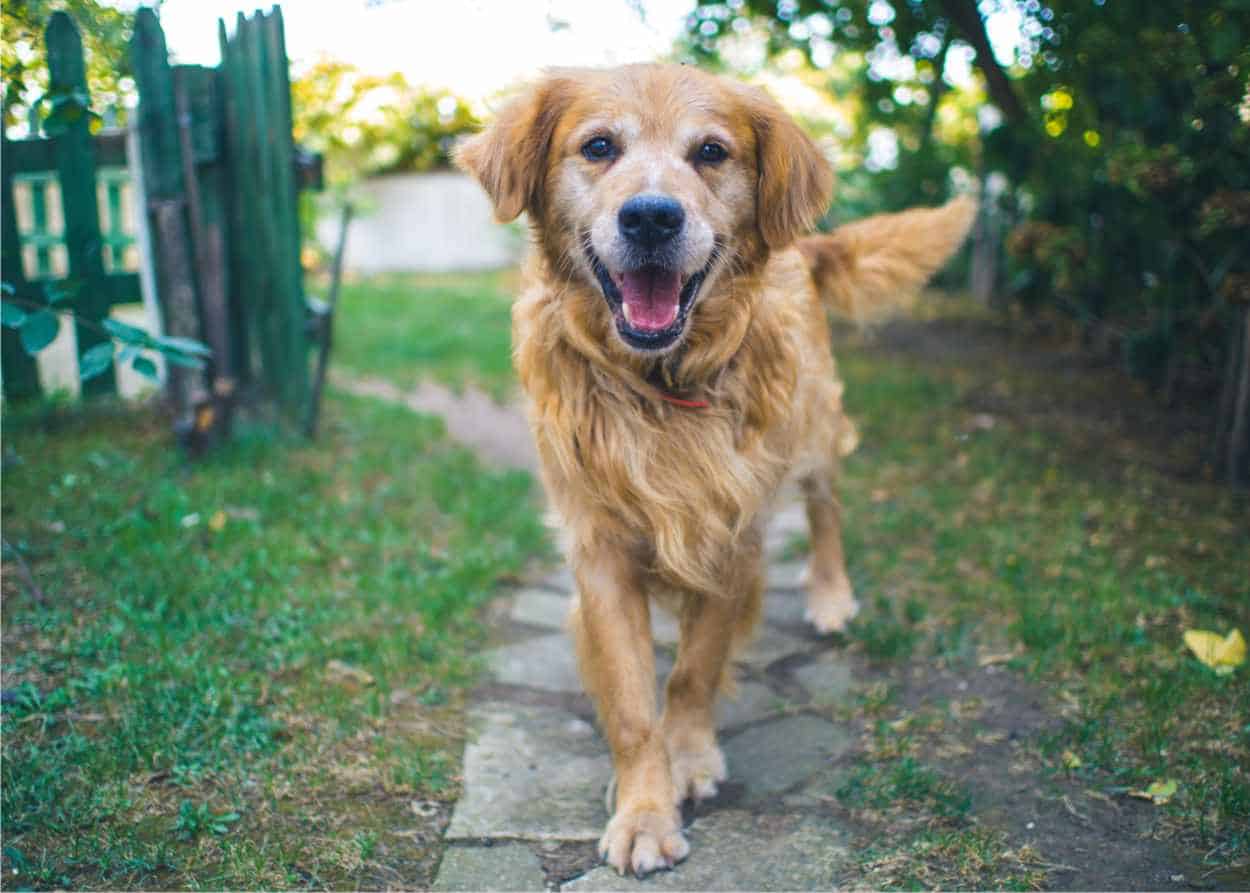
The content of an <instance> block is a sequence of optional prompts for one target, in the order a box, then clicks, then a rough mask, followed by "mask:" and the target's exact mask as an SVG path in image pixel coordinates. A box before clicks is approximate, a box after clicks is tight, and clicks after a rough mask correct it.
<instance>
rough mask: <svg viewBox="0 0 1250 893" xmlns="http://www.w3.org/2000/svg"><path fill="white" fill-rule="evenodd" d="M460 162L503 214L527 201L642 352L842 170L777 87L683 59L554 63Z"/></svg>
mask: <svg viewBox="0 0 1250 893" xmlns="http://www.w3.org/2000/svg"><path fill="white" fill-rule="evenodd" d="M457 162H458V163H459V164H460V165H461V166H462V167H463V168H465V169H466V170H468V171H469V172H470V173H472V174H473V175H474V176H476V177H477V178H478V180H479V181H480V182H481V183H482V185H483V187H484V188H485V189H486V191H487V193H488V194H489V195H490V197H491V200H492V201H493V202H494V205H495V212H496V216H497V217H498V219H499V220H501V221H508V220H512V219H514V218H515V217H517V216H518V215H519V214H521V212H523V211H524V212H527V213H528V214H529V216H530V219H531V221H532V223H533V224H534V226H535V229H536V231H537V233H538V236H539V239H540V241H541V244H542V247H543V249H544V251H545V252H546V254H547V256H548V258H549V259H550V260H551V261H552V262H553V266H554V267H555V268H557V269H558V270H559V271H560V272H561V273H562V274H563V275H567V276H569V277H572V278H575V279H581V280H582V281H584V282H585V283H586V284H587V285H588V286H590V287H591V288H592V289H593V290H594V291H595V292H597V293H598V294H601V295H602V299H603V300H602V305H603V307H604V309H605V311H606V312H607V313H608V314H610V316H611V319H612V322H613V327H614V330H615V332H616V335H617V336H618V337H619V339H620V341H621V342H622V343H623V344H624V345H625V346H626V347H627V348H629V349H630V350H631V351H633V352H636V353H642V354H662V353H665V352H667V351H669V350H672V349H673V348H674V347H675V346H676V345H678V344H679V343H680V342H681V341H682V339H683V338H684V337H685V335H686V332H687V330H688V328H689V327H690V325H691V318H692V316H693V315H694V314H696V313H697V312H698V307H699V304H700V302H701V301H702V300H705V299H707V298H706V296H707V295H709V294H710V293H712V292H713V290H714V289H717V288H719V287H720V286H721V285H723V284H724V283H725V282H726V281H727V280H728V279H729V278H730V277H732V276H733V275H736V274H738V273H740V272H742V271H743V270H745V269H749V268H750V267H751V266H752V265H753V264H757V263H758V262H759V261H760V260H761V259H762V258H764V257H766V256H767V252H768V251H769V250H776V249H779V248H783V247H785V246H787V245H789V244H790V243H791V242H792V241H793V240H794V239H795V238H796V237H797V236H799V235H801V234H803V233H804V232H805V231H806V230H807V229H808V228H809V227H810V225H811V223H812V222H813V220H815V218H816V217H817V216H819V215H820V214H821V213H822V212H823V211H824V210H825V208H826V206H827V204H828V201H829V197H830V192H831V190H832V186H833V177H832V173H831V172H830V169H829V166H828V164H827V163H826V161H825V159H824V158H823V157H822V155H821V154H820V152H819V151H818V150H817V148H816V147H815V146H814V145H813V144H812V141H811V140H810V139H809V138H808V137H807V135H806V134H804V133H803V131H802V130H801V129H800V128H799V127H798V125H797V124H795V123H794V121H793V120H792V119H791V118H790V117H789V116H788V115H787V114H786V113H785V112H784V111H783V110H782V109H781V107H780V106H779V105H778V104H777V103H776V102H775V101H774V100H773V99H772V98H771V97H769V96H768V94H766V93H764V92H763V91H762V90H758V89H755V88H751V87H747V86H744V85H742V84H738V83H735V82H732V81H729V80H725V79H722V78H718V77H715V76H713V75H710V74H707V73H706V72H702V71H699V70H697V69H694V68H690V67H686V66H678V65H631V66H625V67H623V68H615V69H584V70H581V69H579V70H557V71H553V72H551V73H549V74H548V75H547V76H546V77H545V78H544V79H543V80H541V81H540V82H538V83H537V84H535V85H534V86H532V87H530V88H529V89H528V90H527V91H526V92H524V93H523V94H522V95H520V96H519V97H517V98H516V99H514V100H512V101H511V102H510V103H509V104H508V105H506V106H505V107H504V108H503V109H502V110H501V111H500V113H499V115H498V117H497V118H496V120H495V122H494V123H493V124H492V125H490V126H489V127H488V128H487V129H486V130H485V131H484V132H483V133H481V134H479V135H477V136H476V137H474V138H472V139H470V140H468V141H467V142H466V143H464V144H463V145H462V146H461V147H460V149H459V151H458V152H457Z"/></svg>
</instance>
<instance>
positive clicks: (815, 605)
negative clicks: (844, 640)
mask: <svg viewBox="0 0 1250 893" xmlns="http://www.w3.org/2000/svg"><path fill="white" fill-rule="evenodd" d="M807 587H808V588H807V610H806V611H805V612H804V613H803V618H804V619H805V620H806V621H807V622H808V623H810V624H811V625H812V626H813V627H815V629H816V632H818V633H820V634H821V635H822V636H823V635H828V634H829V633H840V632H842V631H843V630H844V629H846V625H847V624H848V623H850V622H851V620H853V619H854V617H855V615H856V614H858V613H859V602H857V601H856V600H855V591H854V590H853V589H852V588H851V581H850V580H848V579H847V578H846V576H845V575H840V576H839V577H838V578H836V579H834V580H832V581H829V582H824V581H821V580H819V579H816V578H815V577H814V576H813V577H812V579H810V580H809V581H808V584H807Z"/></svg>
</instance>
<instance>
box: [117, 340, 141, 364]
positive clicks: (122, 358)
mask: <svg viewBox="0 0 1250 893" xmlns="http://www.w3.org/2000/svg"><path fill="white" fill-rule="evenodd" d="M138 353H139V345H137V344H127V345H126V346H124V347H123V348H122V349H121V353H119V354H118V355H117V362H118V364H119V365H120V364H123V363H129V362H130V360H131V358H132V357H134V356H135V355H137V354H138Z"/></svg>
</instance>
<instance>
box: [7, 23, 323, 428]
mask: <svg viewBox="0 0 1250 893" xmlns="http://www.w3.org/2000/svg"><path fill="white" fill-rule="evenodd" d="M219 37H220V42H221V53H222V64H221V65H220V66H219V67H217V68H206V67H203V66H193V65H177V66H171V65H170V64H169V60H168V54H167V52H166V47H165V37H164V33H163V32H162V30H161V27H160V23H159V20H158V19H157V16H156V14H155V13H154V12H153V11H152V10H150V9H146V8H141V9H140V10H139V11H138V12H137V14H136V17H135V27H134V37H133V40H132V44H131V52H132V57H133V60H134V68H135V80H136V86H137V90H138V96H139V102H138V107H137V109H136V110H135V114H134V117H133V120H132V127H133V128H134V130H135V131H136V132H137V140H134V141H133V142H132V145H137V147H138V156H139V157H138V158H129V157H128V154H127V146H126V137H125V134H122V133H113V134H106V135H100V136H95V137H93V136H92V135H91V133H90V129H89V126H90V116H89V114H88V109H89V104H90V97H89V95H88V94H87V89H86V80H85V66H84V63H83V54H82V44H81V40H80V38H79V35H78V32H77V29H76V28H75V26H74V23H73V22H72V21H71V19H70V18H69V16H68V15H66V14H65V13H56V14H54V15H53V16H52V18H51V19H50V21H49V23H48V27H47V31H46V39H47V46H48V57H49V79H50V85H51V87H50V90H49V96H50V97H53V98H54V101H55V99H56V98H57V97H68V98H67V99H66V100H65V101H64V102H63V103H61V110H62V112H61V115H60V118H58V119H56V122H55V123H56V126H55V127H49V126H47V123H46V121H45V128H44V129H45V132H46V133H47V136H46V137H45V138H37V139H25V140H9V139H7V138H5V139H4V144H3V199H2V201H3V224H4V233H3V242H4V249H3V279H4V281H5V282H6V283H9V284H10V285H11V286H12V287H13V288H14V289H15V291H16V297H18V298H20V299H22V300H23V301H24V302H25V303H27V304H37V303H38V302H40V301H42V302H45V303H46V301H47V285H48V284H49V283H55V287H56V288H57V289H59V290H60V292H61V294H62V301H63V303H62V304H61V306H62V307H66V308H72V309H73V311H74V312H75V313H76V314H77V315H78V316H79V317H80V318H81V319H82V322H83V324H80V325H78V326H77V331H76V334H77V343H78V348H77V350H78V355H79V357H80V358H81V357H82V356H83V355H84V354H86V353H87V351H88V350H90V348H91V347H92V346H93V345H95V344H98V343H100V342H101V341H103V340H106V339H107V334H106V333H105V332H104V331H103V330H102V329H101V328H100V327H99V324H100V323H101V322H102V321H104V320H105V318H106V317H107V315H108V313H109V310H110V308H111V307H112V306H113V305H115V304H119V303H128V302H134V301H138V300H140V280H139V276H138V275H136V273H134V272H132V271H129V270H126V269H124V267H123V265H122V263H121V261H122V260H123V259H126V260H128V261H129V262H130V263H131V265H132V266H133V261H134V257H135V255H136V253H137V252H136V235H135V233H133V232H130V231H128V229H127V227H126V226H124V225H123V223H122V219H123V216H124V215H123V213H122V211H123V206H125V205H128V204H135V205H139V204H141V207H139V208H137V213H136V216H137V217H138V218H139V219H138V221H137V224H138V228H139V235H140V236H145V237H146V238H140V239H139V240H138V241H139V242H145V243H147V244H149V245H150V246H151V250H150V253H149V254H148V255H147V256H146V257H145V258H144V261H146V262H147V263H148V264H149V265H150V270H151V273H152V274H154V275H153V279H154V283H155V294H156V298H157V304H158V306H159V309H160V315H161V318H162V326H163V329H164V333H165V334H166V335H169V336H174V337H177V338H187V339H193V340H195V341H200V342H203V343H205V344H207V345H208V346H209V347H210V348H211V349H212V357H211V359H210V360H209V362H208V363H207V364H206V368H193V367H190V366H179V365H176V364H175V365H171V366H170V368H169V374H168V376H167V388H168V394H169V396H170V398H171V399H172V402H173V404H174V407H175V410H176V412H177V415H178V422H177V424H178V427H179V431H180V433H181V434H182V435H183V436H184V437H186V438H188V440H189V441H190V442H191V443H192V445H195V444H197V443H202V442H203V441H204V440H205V439H206V438H208V437H211V436H212V435H213V434H215V433H220V431H221V430H222V429H223V426H224V425H227V424H228V419H229V415H230V407H231V406H232V405H233V403H234V401H235V399H236V397H237V396H238V394H239V393H240V389H243V390H245V391H246V392H248V393H250V394H254V395H259V396H263V397H266V398H269V399H270V400H272V401H273V403H275V404H276V405H277V406H278V407H279V408H280V409H281V410H282V412H283V414H284V415H286V416H288V417H289V418H291V419H293V420H295V419H302V418H304V417H305V415H306V413H307V411H308V408H309V406H308V402H309V399H310V388H309V337H308V333H309V331H310V329H309V325H308V321H307V315H308V310H307V304H306V302H305V299H304V293H303V287H302V276H301V269H300V230H299V222H298V214H297V201H298V195H297V191H298V189H299V188H301V187H305V186H314V187H315V186H318V185H319V179H320V165H319V159H315V158H314V159H309V158H308V157H306V156H303V155H301V154H300V153H298V152H297V151H296V148H295V146H294V144H293V142H292V137H291V130H292V128H291V104H290V102H291V100H290V83H289V80H288V74H287V59H286V51H285V45H284V39H283V30H282V16H281V12H280V10H278V8H277V7H274V9H273V10H272V11H271V12H269V13H261V12H257V13H256V14H255V15H253V16H252V17H250V18H248V17H245V16H243V15H241V14H240V16H239V17H238V19H237V21H236V23H235V30H234V33H233V35H230V34H228V33H227V30H226V27H225V24H224V23H220V24H219ZM65 109H69V113H68V114H66V113H65V112H64V110H65ZM128 163H129V169H130V170H131V171H137V172H139V176H137V177H135V178H134V180H135V182H131V177H130V175H129V173H128V172H127V164H128ZM15 186H17V187H18V188H19V191H21V192H22V193H23V200H24V201H23V205H22V207H23V208H24V209H25V210H26V213H25V214H24V215H23V216H24V217H25V218H26V219H25V220H24V221H23V224H24V225H23V226H21V227H19V225H18V219H17V218H18V215H17V212H16V210H15V208H16V206H15V202H14V195H15V190H14V187H15ZM58 198H59V201H57V199H58ZM58 206H59V208H58ZM102 206H103V207H102ZM58 210H59V213H57V211H58ZM101 210H103V211H104V213H103V215H102V214H101ZM61 219H63V221H64V226H63V227H55V226H52V225H51V224H52V223H55V222H59V220H61ZM102 221H103V223H102ZM50 309H52V310H56V309H57V308H56V307H52V308H50ZM322 328H324V327H322ZM4 339H5V340H4V344H3V363H4V391H5V395H6V397H9V398H10V399H15V398H21V397H28V396H33V395H37V394H38V393H39V381H38V377H37V374H36V370H35V365H34V362H33V360H32V359H31V358H30V357H29V356H27V355H26V353H25V352H24V351H23V350H21V348H20V346H19V344H18V342H17V336H16V334H15V333H14V332H13V331H12V330H10V329H5V330H4ZM115 387H116V384H115V380H114V378H113V376H112V374H111V372H110V373H106V374H103V375H99V376H96V377H94V378H92V379H90V380H89V381H87V382H85V383H84V393H85V394H99V393H109V392H112V391H113V390H115Z"/></svg>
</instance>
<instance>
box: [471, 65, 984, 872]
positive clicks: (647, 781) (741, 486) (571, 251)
mask: <svg viewBox="0 0 1250 893" xmlns="http://www.w3.org/2000/svg"><path fill="white" fill-rule="evenodd" d="M457 162H458V164H459V165H460V166H461V167H463V168H464V169H465V170H467V171H469V172H470V173H472V174H473V175H474V176H475V177H476V178H477V179H478V180H479V181H480V182H481V184H482V186H483V187H484V188H485V190H486V192H487V193H488V194H489V196H490V198H491V200H492V202H493V204H494V207H495V211H496V216H497V218H498V219H499V220H500V221H509V220H512V219H514V218H516V217H517V216H519V215H520V214H521V213H522V212H524V213H525V214H527V215H528V219H529V224H530V227H531V229H532V232H533V237H534V242H535V247H534V251H533V252H532V256H531V258H530V259H529V262H528V265H527V270H526V275H525V282H526V284H525V287H524V290H523V293H522V294H521V296H520V297H519V299H518V301H517V303H516V305H515V307H514V309H513V339H514V359H515V363H516V368H517V372H518V373H519V376H520V381H521V384H522V386H523V388H524V390H525V393H526V395H527V397H528V402H529V413H530V421H531V425H532V428H533V432H534V437H535V439H536V441H537V447H538V452H539V456H540V460H541V466H542V476H543V482H544V484H545V486H546V490H547V494H548V496H549V498H550V501H551V504H552V507H553V508H554V510H555V512H556V513H557V515H558V516H559V519H560V521H561V522H562V527H563V531H564V536H565V537H566V549H567V555H568V560H569V562H570V564H571V567H572V569H573V572H574V576H575V578H576V580H577V588H578V597H577V599H576V603H575V606H574V608H573V611H572V614H571V617H570V621H569V623H570V627H571V631H572V635H573V639H574V643H575V646H576V651H577V656H578V663H579V667H580V670H581V675H582V679H583V681H584V684H585V686H586V689H587V691H588V692H589V694H590V695H591V697H592V698H593V699H594V701H595V704H596V708H597V710H598V712H599V717H600V721H601V724H602V727H603V731H604V733H605V735H606V737H607V741H608V745H609V747H610V748H611V751H612V761H613V765H614V768H615V772H616V797H615V814H614V815H613V816H612V817H611V819H610V821H609V822H608V824H607V828H606V830H605V831H604V834H603V837H602V840H601V841H600V844H599V847H600V851H601V852H602V854H603V857H604V858H605V859H606V860H607V861H608V862H609V863H610V864H611V865H613V866H614V867H615V868H616V869H617V870H618V871H620V872H625V871H628V870H632V871H633V872H634V874H636V875H638V876H642V875H645V874H647V873H649V872H652V871H655V870H657V869H661V868H671V867H672V866H673V865H674V864H675V863H677V862H679V861H681V860H682V859H684V858H685V857H686V855H687V853H688V851H689V846H688V844H687V842H686V840H685V838H684V836H683V834H682V828H681V824H680V813H679V806H680V804H681V802H682V801H683V800H684V799H685V798H687V797H693V798H696V799H702V798H706V797H710V796H712V795H713V794H715V792H716V789H717V784H718V783H719V782H721V781H723V780H724V779H725V777H726V775H725V773H726V768H725V759H724V757H723V756H722V754H721V751H720V749H719V748H718V747H717V743H716V730H715V728H714V720H713V706H714V702H715V700H716V697H717V695H718V693H720V692H722V691H724V690H725V689H726V687H727V684H728V682H729V674H728V673H727V667H728V661H729V658H730V656H731V654H732V653H733V651H734V648H735V646H736V645H740V644H741V643H742V642H743V641H744V640H745V639H746V638H747V637H748V636H749V634H750V632H751V630H752V627H753V626H754V625H755V623H756V620H757V619H758V617H759V614H760V600H761V596H762V594H763V592H764V588H765V583H764V560H763V548H762V529H763V526H764V524H765V522H766V520H767V516H768V513H769V510H770V506H771V505H772V503H773V501H774V498H775V496H776V494H777V493H778V491H779V490H780V489H781V488H782V486H783V485H784V484H785V483H786V482H788V481H795V482H797V483H798V484H799V485H800V486H801V487H802V490H803V492H804V494H805V498H806V507H807V515H808V518H809V521H810V525H811V559H810V565H809V581H808V596H807V599H808V600H807V617H808V619H809V620H810V622H811V623H812V624H813V625H814V627H815V628H816V629H817V630H818V631H820V632H822V633H823V632H832V631H835V630H840V629H842V628H843V627H844V625H845V624H846V623H847V621H848V620H849V619H850V618H851V617H853V616H854V614H855V612H856V609H857V606H856V602H855V598H854V595H853V594H852V591H851V583H850V580H849V579H848V577H847V573H846V566H845V563H844V560H843V555H842V542H841V532H840V526H839V525H840V519H839V511H838V502H837V498H836V494H835V479H836V476H837V470H838V463H839V458H840V456H841V455H842V454H845V453H846V452H848V451H849V450H850V449H851V448H853V446H854V442H855V436H856V435H855V430H854V428H853V426H852V425H851V423H850V422H849V421H848V420H847V418H846V417H845V415H844V414H843V411H842V384H841V382H840V381H839V379H838V375H837V371H836V369H835V366H834V361H833V355H832V351H831V343H830V340H831V339H830V333H829V326H828V320H827V318H826V307H827V306H833V307H835V308H841V309H842V310H844V311H849V312H862V311H863V310H865V309H867V308H868V307H869V306H870V305H872V304H873V303H874V302H877V301H880V300H888V299H891V298H893V297H896V296H897V295H899V294H900V293H904V292H908V291H914V290H916V289H918V288H919V287H920V286H921V285H922V284H923V283H924V282H925V281H926V280H927V279H928V277H929V276H930V275H931V274H932V273H933V272H934V271H935V270H937V269H938V267H939V266H941V265H942V264H943V263H944V262H945V261H946V259H947V258H948V257H949V256H950V255H951V253H952V252H953V251H954V250H955V249H956V248H957V247H958V246H959V244H960V243H961V242H962V240H963V238H964V235H965V233H966V231H967V229H968V226H969V223H970V221H971V219H972V217H973V211H974V206H973V203H972V202H971V201H968V200H957V201H955V202H952V203H951V204H948V205H946V206H945V207H942V208H938V209H933V210H912V211H907V212H905V213H902V214H895V215H882V216H879V217H874V218H870V219H868V220H864V221H861V222H858V223H853V224H851V225H849V226H845V227H843V228H841V229H839V230H837V231H835V232H834V233H833V234H831V235H817V236H806V234H807V232H808V230H809V228H810V227H811V225H812V223H813V221H815V220H816V219H817V218H819V217H820V216H821V215H822V214H823V213H824V212H825V210H826V209H827V208H828V206H829V202H830V199H831V194H832V190H833V174H832V171H831V170H830V167H829V164H828V163H827V162H826V160H825V158H824V157H823V156H822V154H821V153H820V151H818V149H817V147H816V146H815V145H814V144H813V142H812V141H811V139H809V138H808V137H807V135H806V134H805V133H804V132H803V131H802V130H801V129H800V128H799V126H798V125H797V124H796V123H795V122H794V121H793V120H792V119H791V118H790V117H789V116H788V115H786V113H785V112H784V111H783V110H782V109H781V107H780V106H779V105H778V104H777V103H776V102H775V101H774V100H773V99H771V98H770V97H769V96H768V95H767V94H766V93H765V92H763V91H762V90H759V89H756V88H753V87H749V86H745V85H742V84H739V83H735V82H733V81H730V80H727V79H724V78H720V77H716V76H713V75H711V74H708V73H706V72H703V71H699V70H698V69H695V68H691V67H686V66H678V65H658V64H657V65H630V66H626V67H622V68H614V69H605V70H595V69H589V70H554V71H551V72H548V73H547V75H546V76H545V77H543V78H542V79H541V80H540V81H539V82H538V83H536V84H534V85H533V86H531V87H530V88H529V89H528V90H526V91H525V92H524V93H522V94H521V95H520V96H519V97H518V98H516V99H514V100H512V101H511V102H510V103H508V104H507V105H506V106H505V107H504V108H502V109H501V110H500V112H499V114H498V116H497V118H496V120H495V121H494V123H493V124H491V125H490V126H489V127H487V128H486V130H485V131H484V132H482V133H481V134H478V135H476V136H475V137H473V138H471V139H469V140H468V141H467V142H466V143H464V144H463V145H462V146H461V147H460V148H459V150H458V152H457ZM805 236H806V237H805ZM655 604H658V605H660V606H663V607H664V608H665V609H667V610H670V611H672V612H674V613H675V614H676V616H677V617H678V619H679V625H680V630H681V638H680V645H679V647H678V652H677V661H676V665H675V667H674V669H673V672H672V675H671V676H670V677H669V679H668V682H667V686H666V689H665V696H664V701H663V709H662V710H660V709H659V707H658V705H657V703H656V684H655V656H654V647H653V642H652V639H651V623H650V612H651V610H652V608H653V605H655Z"/></svg>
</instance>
